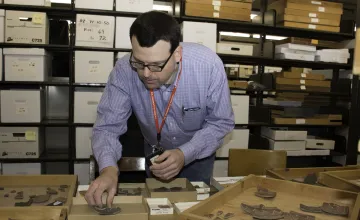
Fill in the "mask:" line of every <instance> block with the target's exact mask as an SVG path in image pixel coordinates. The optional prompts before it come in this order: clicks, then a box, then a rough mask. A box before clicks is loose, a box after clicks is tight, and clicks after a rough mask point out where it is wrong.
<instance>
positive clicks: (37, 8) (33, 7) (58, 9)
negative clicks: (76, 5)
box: [0, 4, 72, 15]
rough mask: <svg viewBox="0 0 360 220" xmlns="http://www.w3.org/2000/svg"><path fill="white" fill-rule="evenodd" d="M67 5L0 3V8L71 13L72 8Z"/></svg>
mask: <svg viewBox="0 0 360 220" xmlns="http://www.w3.org/2000/svg"><path fill="white" fill-rule="evenodd" d="M68 6H69V7H67V8H66V7H47V6H36V5H11V4H0V9H5V10H22V11H36V12H50V13H53V12H57V13H59V12H60V13H66V14H68V15H71V13H72V10H71V8H70V5H68Z"/></svg>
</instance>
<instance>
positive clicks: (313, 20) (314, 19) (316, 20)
mask: <svg viewBox="0 0 360 220" xmlns="http://www.w3.org/2000/svg"><path fill="white" fill-rule="evenodd" d="M311 22H312V23H319V18H311Z"/></svg>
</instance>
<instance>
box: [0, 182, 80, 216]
mask: <svg viewBox="0 0 360 220" xmlns="http://www.w3.org/2000/svg"><path fill="white" fill-rule="evenodd" d="M0 182H1V187H4V188H5V189H6V191H8V190H10V191H12V190H16V191H17V192H19V191H23V195H24V199H23V200H15V199H14V197H9V198H5V199H4V197H3V194H4V192H0V194H1V198H0V213H1V214H3V213H4V212H5V211H6V210H9V209H16V210H17V211H18V212H22V211H24V210H26V211H28V212H29V210H36V209H37V208H40V205H42V204H37V205H33V206H35V207H31V208H29V207H14V202H15V201H16V202H27V201H28V199H29V196H30V195H42V194H43V193H44V192H46V189H47V188H48V187H51V188H53V189H58V188H59V187H60V186H61V185H67V186H68V187H67V188H66V189H65V190H64V192H61V191H58V194H57V195H55V196H51V197H50V200H49V201H48V202H47V203H46V204H49V203H52V202H55V201H56V198H58V197H65V198H67V201H66V202H65V203H63V204H59V206H41V209H43V210H44V212H41V214H42V216H43V214H44V213H46V212H45V210H54V209H55V210H62V209H65V210H66V212H67V213H69V212H70V209H71V207H72V197H73V195H75V192H76V184H77V178H76V176H75V175H25V176H13V175H12V176H8V175H2V176H0ZM37 214H38V215H37V216H35V218H34V219H39V213H37ZM18 217H19V216H16V218H18ZM36 217H37V218H36ZM25 219H27V218H25Z"/></svg>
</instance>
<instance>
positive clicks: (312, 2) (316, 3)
mask: <svg viewBox="0 0 360 220" xmlns="http://www.w3.org/2000/svg"><path fill="white" fill-rule="evenodd" d="M311 4H313V5H321V2H319V1H311Z"/></svg>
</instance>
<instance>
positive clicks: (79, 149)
mask: <svg viewBox="0 0 360 220" xmlns="http://www.w3.org/2000/svg"><path fill="white" fill-rule="evenodd" d="M92 130H93V129H92V128H80V127H77V128H76V158H90V156H91V155H92V154H93V152H92V148H91V137H92Z"/></svg>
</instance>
